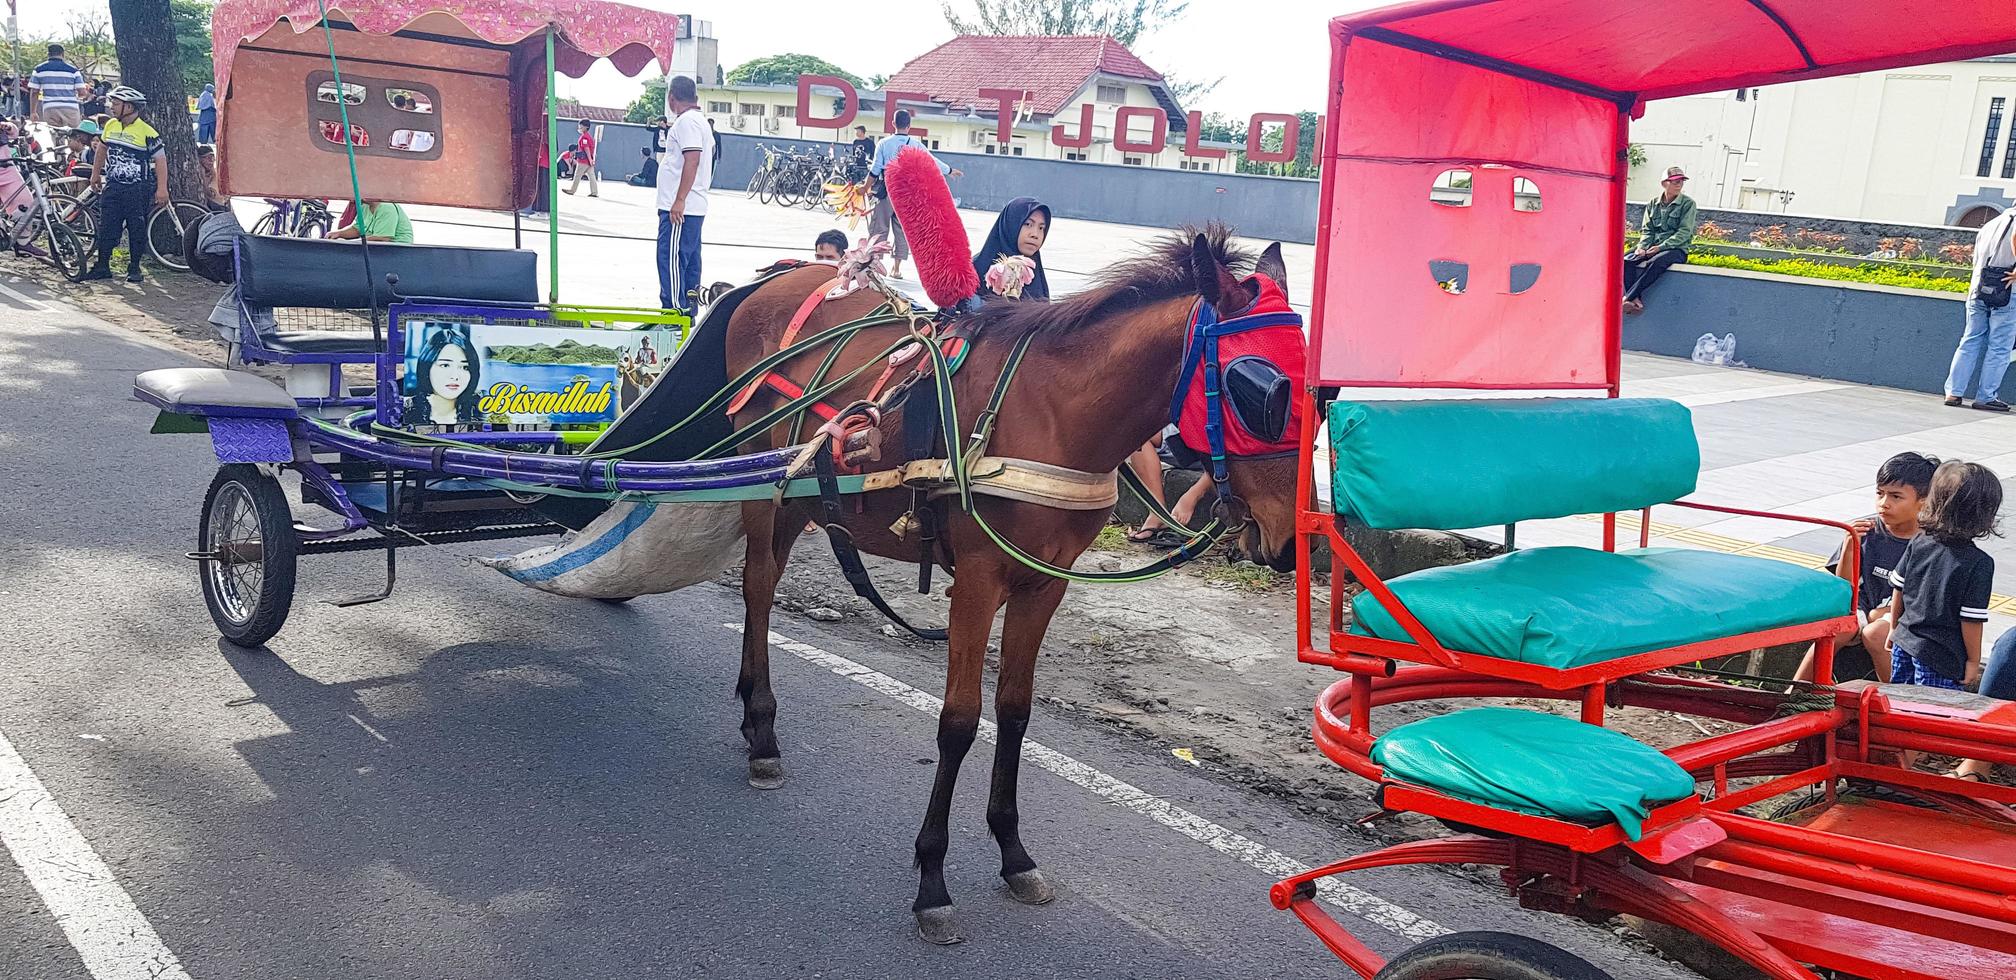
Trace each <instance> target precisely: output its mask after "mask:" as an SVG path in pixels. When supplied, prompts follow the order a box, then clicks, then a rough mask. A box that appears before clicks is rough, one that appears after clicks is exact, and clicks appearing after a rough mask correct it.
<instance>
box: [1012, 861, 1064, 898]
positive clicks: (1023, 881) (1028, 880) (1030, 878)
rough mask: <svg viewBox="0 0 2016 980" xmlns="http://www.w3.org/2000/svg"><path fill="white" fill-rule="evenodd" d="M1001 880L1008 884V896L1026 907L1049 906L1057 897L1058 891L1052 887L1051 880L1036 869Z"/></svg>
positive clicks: (1016, 873) (1019, 872)
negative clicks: (1011, 896)
mask: <svg viewBox="0 0 2016 980" xmlns="http://www.w3.org/2000/svg"><path fill="white" fill-rule="evenodd" d="M1001 880H1002V881H1005V882H1007V883H1008V894H1010V895H1013V896H1014V897H1015V900H1016V901H1018V902H1021V903H1022V904H1024V905H1048V904H1050V902H1051V901H1052V900H1053V899H1055V898H1056V897H1057V889H1055V888H1052V887H1050V882H1049V880H1048V879H1046V878H1044V877H1043V872H1042V871H1040V870H1038V869H1036V868H1030V869H1029V870H1027V871H1017V872H1015V873H1014V874H1012V875H1004V876H1003V877H1002V879H1001Z"/></svg>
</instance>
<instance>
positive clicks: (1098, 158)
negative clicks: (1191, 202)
mask: <svg viewBox="0 0 2016 980" xmlns="http://www.w3.org/2000/svg"><path fill="white" fill-rule="evenodd" d="M1018 73H1026V74H1027V76H1028V77H1027V78H1018V77H1017V76H1018ZM1010 84H1020V85H1024V86H1027V89H1026V98H1025V99H1023V100H1022V101H1021V104H1020V106H1019V111H1018V113H1017V117H1018V118H1017V120H1016V121H1015V123H1014V124H1013V128H1012V130H1011V132H1010V135H1009V142H1008V143H1007V144H1006V145H1003V144H1002V143H1000V141H999V140H998V139H997V138H996V135H997V134H996V130H997V127H998V124H999V119H998V111H999V110H998V107H997V104H996V103H995V102H994V100H992V99H983V98H980V97H979V90H980V89H981V88H983V87H990V86H996V85H1010ZM817 92H818V98H817V102H818V104H817V105H816V106H814V107H812V108H813V109H814V111H816V112H817V113H818V115H820V116H822V117H831V116H832V115H834V111H835V108H834V105H833V103H834V102H835V101H836V100H837V98H838V93H837V91H836V90H833V89H824V88H822V89H819V90H817ZM890 92H895V93H902V94H903V100H902V102H901V103H900V105H901V106H902V107H903V108H907V109H909V110H910V112H911V115H912V116H913V126H914V127H915V128H917V129H922V130H924V131H925V132H924V134H923V136H922V139H923V140H924V142H925V143H926V144H928V145H929V146H930V147H931V148H932V149H934V150H947V151H952V152H958V153H984V154H1004V155H1008V156H1018V157H1019V156H1029V157H1037V158H1040V159H1047V160H1085V161H1091V162H1095V163H1114V164H1120V165H1123V166H1139V167H1166V168H1169V169H1172V170H1203V171H1217V172H1223V173H1230V172H1232V170H1233V165H1234V161H1235V159H1236V157H1235V155H1234V152H1235V151H1240V150H1243V149H1244V146H1243V144H1234V143H1226V142H1217V141H1210V140H1204V141H1200V144H1199V145H1200V147H1201V148H1203V149H1206V150H1216V151H1220V152H1221V153H1222V154H1223V155H1222V156H1220V155H1212V154H1202V155H1196V156H1192V155H1189V154H1186V153H1185V152H1184V139H1185V137H1186V136H1187V135H1188V119H1187V118H1186V116H1185V113H1184V111H1183V108H1182V106H1180V105H1178V104H1177V102H1176V99H1175V97H1174V96H1173V95H1171V94H1170V92H1169V89H1168V87H1167V85H1166V83H1165V82H1164V81H1163V78H1162V76H1161V74H1159V73H1157V72H1156V71H1155V70H1154V69H1152V68H1149V67H1148V66H1147V65H1146V64H1143V63H1142V62H1141V60H1140V59H1138V58H1136V57H1134V55H1133V54H1132V53H1130V52H1128V50H1127V49H1126V48H1125V47H1123V46H1122V45H1120V44H1119V42H1117V41H1114V40H1113V39H1111V38H1105V37H971V36H968V37H955V38H953V39H952V40H950V41H947V42H946V43H944V44H942V45H940V46H938V47H937V48H934V49H932V50H931V51H928V52H926V53H924V54H922V55H919V56H918V57H916V58H914V59H912V60H911V61H910V62H909V63H908V64H906V65H904V66H903V68H902V70H900V71H898V72H897V73H896V74H895V75H894V76H892V77H891V78H890V79H889V80H888V82H887V83H886V84H885V85H884V86H883V89H882V90H881V91H862V92H860V93H859V95H860V112H859V115H857V116H856V117H855V119H854V121H853V122H852V123H850V124H849V125H848V128H847V129H846V130H845V131H844V132H843V131H836V130H833V129H826V128H822V127H817V126H803V125H800V120H799V118H798V89H797V87H796V86H795V85H701V86H700V102H701V108H702V109H704V110H706V113H707V115H708V116H709V117H712V118H713V119H714V122H715V126H716V127H717V128H719V129H720V130H721V131H722V132H724V133H738V134H741V135H744V136H774V137H778V138H781V139H806V140H822V141H828V142H845V141H847V140H849V139H852V138H853V136H854V133H853V127H854V126H855V125H863V126H867V127H868V133H869V135H871V136H874V137H876V138H878V139H879V138H881V136H882V133H883V116H884V113H885V112H886V111H887V106H886V105H885V103H886V101H887V98H886V93H890ZM912 93H915V94H918V95H921V96H922V98H921V99H919V98H916V97H915V95H913V94H912ZM1088 106H1089V107H1090V109H1091V120H1092V125H1091V129H1092V142H1091V145H1089V146H1084V147H1070V146H1059V145H1057V144H1055V143H1053V142H1052V141H1051V127H1052V126H1053V125H1061V126H1063V127H1064V130H1065V132H1066V133H1067V134H1069V135H1071V136H1076V135H1077V133H1078V127H1079V123H1080V121H1081V120H1082V119H1083V118H1084V115H1083V114H1084V112H1085V110H1086V107H1088ZM1127 106H1135V107H1140V108H1153V109H1159V110H1161V111H1162V113H1163V114H1164V115H1165V117H1166V118H1167V120H1168V122H1167V126H1168V134H1167V138H1166V142H1165V143H1164V146H1163V148H1162V150H1161V151H1160V152H1156V153H1148V152H1129V151H1126V150H1123V149H1121V148H1120V147H1119V146H1116V145H1115V142H1114V138H1115V133H1114V132H1113V128H1114V124H1115V121H1116V118H1117V114H1118V113H1119V111H1120V110H1121V109H1122V108H1124V107H1127ZM1150 126H1151V123H1150V122H1149V121H1148V120H1147V119H1146V118H1145V117H1143V116H1141V115H1140V114H1135V117H1134V118H1133V119H1132V120H1131V122H1130V126H1129V133H1128V134H1124V135H1125V136H1129V137H1131V141H1133V142H1136V143H1141V142H1145V141H1147V140H1148V139H1149V135H1150Z"/></svg>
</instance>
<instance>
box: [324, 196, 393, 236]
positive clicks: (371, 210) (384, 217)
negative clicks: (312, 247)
mask: <svg viewBox="0 0 2016 980" xmlns="http://www.w3.org/2000/svg"><path fill="white" fill-rule="evenodd" d="M359 227H362V228H363V232H362V234H363V237H364V239H365V240H367V241H373V242H392V243H393V244H396V245H411V244H413V222H412V220H411V219H409V218H407V217H406V209H405V208H402V207H400V206H399V205H397V204H393V203H391V202H389V201H365V202H364V203H363V205H362V206H360V207H359V208H358V209H357V220H356V222H354V223H352V224H348V225H344V226H343V227H341V228H338V229H336V230H335V231H332V232H330V233H329V237H330V238H356V237H358V235H359V232H358V228H359Z"/></svg>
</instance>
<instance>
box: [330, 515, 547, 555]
mask: <svg viewBox="0 0 2016 980" xmlns="http://www.w3.org/2000/svg"><path fill="white" fill-rule="evenodd" d="M566 530H567V528H565V527H563V526H561V525H559V524H552V523H547V522H543V521H542V522H539V523H534V524H505V525H500V526H497V527H475V528H456V529H453V530H447V531H418V532H415V531H396V532H391V533H386V532H380V533H379V534H378V536H376V537H366V536H358V537H350V538H334V539H332V540H328V541H304V542H302V544H301V553H302V554H304V555H316V554H322V555H329V554H341V553H343V552H350V551H382V550H384V549H386V548H412V547H416V546H419V545H429V544H457V543H460V542H464V541H501V540H504V539H506V538H531V537H540V536H543V535H548V534H560V533H562V532H564V531H566Z"/></svg>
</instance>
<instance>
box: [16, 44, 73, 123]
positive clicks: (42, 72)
mask: <svg viewBox="0 0 2016 980" xmlns="http://www.w3.org/2000/svg"><path fill="white" fill-rule="evenodd" d="M83 87H84V73H83V72H81V71H78V70H77V67H76V66H75V65H72V64H71V63H69V62H67V61H64V60H63V46H62V45H60V44H52V45H50V46H49V60H48V61H45V62H43V63H41V64H39V65H36V66H35V73H34V74H32V75H30V76H28V88H29V89H30V91H31V92H32V93H33V94H34V96H35V99H34V101H35V106H34V116H35V118H37V119H40V120H42V121H43V122H45V123H48V124H49V125H50V126H53V127H55V128H57V129H74V128H76V126H77V121H78V119H79V118H80V117H79V113H78V108H77V92H78V90H79V89H82V88H83Z"/></svg>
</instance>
